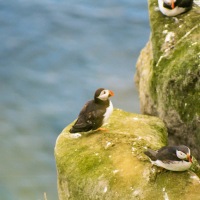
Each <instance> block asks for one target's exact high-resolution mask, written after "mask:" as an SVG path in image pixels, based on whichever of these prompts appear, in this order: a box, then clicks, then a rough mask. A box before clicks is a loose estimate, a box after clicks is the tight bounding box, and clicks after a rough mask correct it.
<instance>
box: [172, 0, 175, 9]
mask: <svg viewBox="0 0 200 200" xmlns="http://www.w3.org/2000/svg"><path fill="white" fill-rule="evenodd" d="M171 7H172V9H174V7H175V6H174V0H171Z"/></svg>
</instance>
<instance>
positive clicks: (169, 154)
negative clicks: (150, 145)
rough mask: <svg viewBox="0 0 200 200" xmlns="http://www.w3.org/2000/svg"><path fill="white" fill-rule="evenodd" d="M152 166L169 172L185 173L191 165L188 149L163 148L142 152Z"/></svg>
mask: <svg viewBox="0 0 200 200" xmlns="http://www.w3.org/2000/svg"><path fill="white" fill-rule="evenodd" d="M144 154H146V155H147V156H148V157H149V158H150V160H151V162H152V164H153V165H156V166H158V167H162V168H165V169H167V170H171V171H185V170H188V169H189V168H190V167H191V165H192V156H191V155H190V149H189V148H188V147H187V146H185V145H180V146H165V147H162V148H161V149H159V150H157V151H153V150H151V149H148V150H147V151H145V152H144Z"/></svg>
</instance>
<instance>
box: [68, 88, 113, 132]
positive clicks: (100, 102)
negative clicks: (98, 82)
mask: <svg viewBox="0 0 200 200" xmlns="http://www.w3.org/2000/svg"><path fill="white" fill-rule="evenodd" d="M112 96H114V93H113V91H111V90H107V89H104V88H99V89H97V90H96V92H95V94H94V99H93V100H90V101H88V102H87V103H86V104H85V105H84V107H83V108H82V110H81V112H80V113H79V116H78V119H77V120H76V122H75V123H74V125H73V126H72V128H71V129H70V131H69V132H70V133H72V134H75V133H80V132H88V131H91V130H97V129H98V130H101V129H100V127H101V126H103V125H105V124H106V123H107V121H108V118H109V117H110V115H111V114H112V112H113V105H112V102H111V101H110V100H109V97H112Z"/></svg>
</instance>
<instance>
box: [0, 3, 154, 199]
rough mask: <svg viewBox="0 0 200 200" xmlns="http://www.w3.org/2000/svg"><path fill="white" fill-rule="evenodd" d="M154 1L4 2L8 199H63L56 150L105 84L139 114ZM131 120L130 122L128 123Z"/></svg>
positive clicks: (2, 96) (0, 64)
mask: <svg viewBox="0 0 200 200" xmlns="http://www.w3.org/2000/svg"><path fill="white" fill-rule="evenodd" d="M149 34H150V28H149V20H148V9H147V0H140V1H136V0H101V1H97V0H84V1H83V0H65V1H64V0H8V1H7V0H6V1H0V41H1V43H0V160H1V161H0V199H1V200H43V199H44V192H45V193H46V194H47V198H48V200H57V199H58V197H57V185H56V184H57V183H56V181H57V180H56V166H55V160H54V145H55V141H56V138H57V136H58V135H59V133H60V132H61V131H62V129H63V128H64V127H65V126H67V125H68V124H69V123H71V122H72V121H73V120H74V119H75V118H76V117H77V115H78V113H79V111H80V109H81V108H82V106H83V105H84V104H85V102H86V101H88V100H90V99H92V98H93V95H94V92H95V90H96V89H97V88H99V87H105V88H108V89H111V90H113V91H114V92H115V96H114V97H112V102H113V104H114V107H116V108H121V109H124V110H125V111H129V112H135V113H139V112H140V108H139V98H138V93H137V90H136V87H135V84H134V81H133V77H134V73H135V64H136V61H137V58H138V56H139V53H140V51H141V49H142V48H143V47H144V46H145V44H146V42H147V41H148V38H149ZM122 120H123V119H122Z"/></svg>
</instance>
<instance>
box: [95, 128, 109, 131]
mask: <svg viewBox="0 0 200 200" xmlns="http://www.w3.org/2000/svg"><path fill="white" fill-rule="evenodd" d="M107 130H108V129H107V128H103V127H100V128H98V129H97V130H96V131H107Z"/></svg>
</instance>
